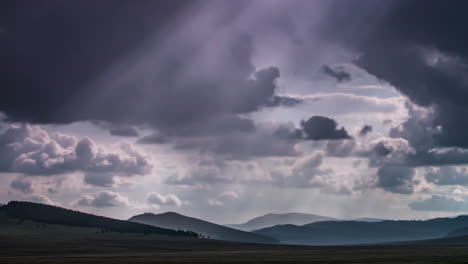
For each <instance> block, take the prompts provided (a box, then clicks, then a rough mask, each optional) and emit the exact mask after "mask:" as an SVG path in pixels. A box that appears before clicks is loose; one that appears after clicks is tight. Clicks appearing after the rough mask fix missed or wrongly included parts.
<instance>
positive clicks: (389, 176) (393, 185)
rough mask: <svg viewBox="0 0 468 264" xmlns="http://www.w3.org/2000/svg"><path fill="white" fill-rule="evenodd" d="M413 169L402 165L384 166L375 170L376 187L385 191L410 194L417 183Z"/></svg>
mask: <svg viewBox="0 0 468 264" xmlns="http://www.w3.org/2000/svg"><path fill="white" fill-rule="evenodd" d="M414 174H415V172H414V169H413V168H408V167H402V166H384V167H382V168H380V169H379V170H378V171H377V182H376V185H375V186H376V187H378V188H382V189H384V190H385V191H388V192H393V193H400V194H412V193H413V191H414V186H415V185H417V184H418V182H417V181H416V180H414Z"/></svg>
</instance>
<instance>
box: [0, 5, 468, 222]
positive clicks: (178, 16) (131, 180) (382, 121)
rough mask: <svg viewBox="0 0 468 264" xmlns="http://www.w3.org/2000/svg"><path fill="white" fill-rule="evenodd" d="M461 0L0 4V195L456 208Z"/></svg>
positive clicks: (352, 213) (114, 212)
mask: <svg viewBox="0 0 468 264" xmlns="http://www.w3.org/2000/svg"><path fill="white" fill-rule="evenodd" d="M467 5H468V4H467V3H466V1H462V0H454V1H450V2H443V1H432V0H428V1H418V0H414V1H407V0H389V1H371V0H360V1H338V0H330V1H306V0H303V1H300V0H290V1H281V0H252V1H248V0H239V1H229V0H218V1H215V0H202V1H195V0H191V1H169V0H152V1H149V0H140V1H131V0H119V1H113V0H112V1H111V0H101V1H71V0H66V1H59V0H43V1H33V0H14V1H13V0H6V1H2V2H1V3H0V55H1V58H2V59H1V60H0V67H1V70H0V72H1V75H0V87H1V88H0V89H1V90H0V91H1V94H0V201H1V202H8V201H10V200H26V201H34V202H41V203H47V204H52V205H57V206H62V207H66V208H72V209H75V210H80V211H84V212H90V213H94V214H99V215H105V216H110V217H115V218H120V219H126V218H129V217H131V216H132V215H135V214H139V213H143V212H153V213H161V212H166V211H175V212H179V213H182V214H186V215H190V216H193V217H199V218H202V219H206V220H210V221H213V222H216V223H222V224H233V223H241V222H245V221H246V220H248V219H250V218H253V217H256V216H259V215H263V214H266V213H285V212H303V213H313V214H319V215H325V216H331V217H337V218H343V219H349V218H358V217H375V218H387V219H427V218H431V217H442V216H453V215H459V214H464V213H466V212H468V137H467V136H466V135H467V134H468V123H467V121H466V116H467V115H468V64H467V63H468V48H467V47H468V38H467V34H466V31H465V25H466V24H467V23H468V21H467V19H468V18H467V16H466V15H465V12H464V10H467V8H468V6H467Z"/></svg>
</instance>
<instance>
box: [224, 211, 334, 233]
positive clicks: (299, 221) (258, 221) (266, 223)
mask: <svg viewBox="0 0 468 264" xmlns="http://www.w3.org/2000/svg"><path fill="white" fill-rule="evenodd" d="M331 220H338V219H336V218H333V217H327V216H321V215H314V214H302V213H285V214H266V215H264V216H259V217H256V218H253V219H251V220H249V221H247V222H245V223H243V224H232V225H227V226H229V227H232V228H235V229H240V230H244V231H252V230H257V229H262V228H266V227H271V226H275V225H285V224H291V225H305V224H309V223H314V222H319V221H331Z"/></svg>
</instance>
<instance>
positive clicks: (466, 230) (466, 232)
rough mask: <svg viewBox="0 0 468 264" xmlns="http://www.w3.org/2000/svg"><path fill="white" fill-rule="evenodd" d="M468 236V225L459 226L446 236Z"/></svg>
mask: <svg viewBox="0 0 468 264" xmlns="http://www.w3.org/2000/svg"><path fill="white" fill-rule="evenodd" d="M457 236H468V227H462V228H457V229H454V230H452V231H450V232H449V233H448V234H447V235H446V237H457Z"/></svg>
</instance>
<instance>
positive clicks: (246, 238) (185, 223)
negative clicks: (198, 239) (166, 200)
mask: <svg viewBox="0 0 468 264" xmlns="http://www.w3.org/2000/svg"><path fill="white" fill-rule="evenodd" d="M129 221H132V222H137V223H142V224H147V225H152V226H157V227H162V228H169V229H175V230H192V231H194V232H197V233H199V234H201V235H203V236H205V237H208V238H212V239H219V240H227V241H237V242H252V243H277V242H278V241H277V240H276V239H273V238H271V237H268V236H265V235H261V234H255V233H250V232H245V231H241V230H237V229H233V228H229V227H225V226H222V225H218V224H214V223H210V222H207V221H204V220H201V219H197V218H193V217H188V216H184V215H181V214H177V213H173V212H167V213H163V214H151V213H145V214H141V215H136V216H133V217H132V218H130V219H129Z"/></svg>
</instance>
